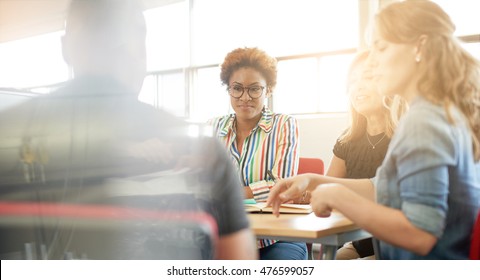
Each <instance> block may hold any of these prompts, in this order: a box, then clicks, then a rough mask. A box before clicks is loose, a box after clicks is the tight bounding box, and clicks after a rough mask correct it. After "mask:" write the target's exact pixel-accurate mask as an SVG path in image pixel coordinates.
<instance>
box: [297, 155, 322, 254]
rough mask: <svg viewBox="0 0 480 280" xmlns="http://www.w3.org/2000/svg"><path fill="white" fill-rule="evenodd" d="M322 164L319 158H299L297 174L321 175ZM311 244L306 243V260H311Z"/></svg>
mask: <svg viewBox="0 0 480 280" xmlns="http://www.w3.org/2000/svg"><path fill="white" fill-rule="evenodd" d="M324 168H325V167H324V164H323V160H321V159H319V158H307V157H301V158H300V159H299V162H298V172H297V174H304V173H316V174H321V175H323V172H324ZM312 246H313V245H312V243H307V252H308V259H309V260H313V252H312V250H313V248H312Z"/></svg>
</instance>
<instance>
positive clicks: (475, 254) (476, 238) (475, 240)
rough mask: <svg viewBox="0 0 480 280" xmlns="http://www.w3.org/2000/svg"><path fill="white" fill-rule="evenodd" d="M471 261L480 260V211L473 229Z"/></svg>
mask: <svg viewBox="0 0 480 280" xmlns="http://www.w3.org/2000/svg"><path fill="white" fill-rule="evenodd" d="M470 259H471V260H480V211H479V212H478V216H477V222H476V223H475V225H474V227H473V232H472V243H471V245H470Z"/></svg>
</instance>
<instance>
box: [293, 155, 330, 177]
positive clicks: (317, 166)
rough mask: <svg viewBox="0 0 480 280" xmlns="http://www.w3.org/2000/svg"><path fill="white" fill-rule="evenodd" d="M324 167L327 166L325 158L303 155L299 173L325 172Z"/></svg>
mask: <svg viewBox="0 0 480 280" xmlns="http://www.w3.org/2000/svg"><path fill="white" fill-rule="evenodd" d="M324 168H325V167H324V164H323V160H321V159H319V158H307V157H301V158H300V160H299V162H298V172H297V174H304V173H317V174H323V173H324Z"/></svg>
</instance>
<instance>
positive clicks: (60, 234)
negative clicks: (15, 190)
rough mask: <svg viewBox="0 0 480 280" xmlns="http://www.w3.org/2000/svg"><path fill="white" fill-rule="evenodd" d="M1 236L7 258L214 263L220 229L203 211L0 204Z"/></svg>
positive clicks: (27, 203) (0, 246) (16, 203)
mask: <svg viewBox="0 0 480 280" xmlns="http://www.w3.org/2000/svg"><path fill="white" fill-rule="evenodd" d="M182 234H183V235H185V236H182ZM0 236H1V237H2V238H1V239H0V251H1V253H0V255H1V256H2V258H7V259H11V258H13V259H19V258H20V259H76V258H81V259H83V258H89V259H213V258H214V253H215V246H216V243H217V240H218V229H217V223H216V221H215V220H214V219H213V217H212V216H210V215H209V214H207V213H205V212H177V211H155V210H148V209H141V208H129V207H117V206H108V205H93V204H90V205H87V204H83V205H80V204H63V203H41V202H40V203H38V202H29V201H24V202H3V201H0Z"/></svg>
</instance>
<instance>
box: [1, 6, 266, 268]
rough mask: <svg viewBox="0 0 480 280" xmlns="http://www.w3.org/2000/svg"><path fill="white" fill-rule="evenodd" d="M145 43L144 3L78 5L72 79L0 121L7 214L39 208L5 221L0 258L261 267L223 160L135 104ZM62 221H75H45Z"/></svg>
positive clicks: (70, 41) (186, 128)
mask: <svg viewBox="0 0 480 280" xmlns="http://www.w3.org/2000/svg"><path fill="white" fill-rule="evenodd" d="M145 35H146V27H145V21H144V18H143V14H142V9H141V7H139V5H138V3H137V1H133V0H131V1H130V0H73V1H72V3H71V7H70V11H69V14H68V18H67V22H66V30H65V36H64V38H63V41H62V43H63V55H64V58H65V61H66V62H67V63H68V64H69V65H70V66H71V67H72V69H73V72H74V79H73V80H71V81H69V82H68V83H67V85H66V86H65V87H63V88H61V89H60V90H58V91H57V92H55V93H52V94H50V95H48V96H42V97H38V98H34V99H32V100H30V101H28V102H26V103H24V104H21V105H19V106H17V107H14V108H11V109H10V110H7V111H3V112H1V113H0V131H2V134H1V136H0V145H1V147H2V149H1V150H0V176H1V178H0V181H1V182H0V194H1V200H2V207H4V208H9V207H11V206H12V205H10V204H8V203H6V202H9V203H11V202H22V203H24V202H27V204H26V205H29V204H30V205H33V207H34V208H35V207H36V208H37V209H40V210H39V211H37V212H35V213H40V214H39V215H38V216H35V215H34V216H35V217H33V218H32V220H29V221H28V222H27V223H24V224H22V225H19V224H18V223H11V220H15V221H18V220H19V219H17V218H16V217H13V219H10V220H9V219H5V218H2V220H1V223H0V227H1V228H0V240H1V243H0V244H1V247H0V250H1V251H0V253H1V256H2V259H6V258H49V259H51V258H53V259H59V258H93V259H197V258H198V259H208V258H218V259H251V258H255V257H256V250H255V244H254V238H253V235H252V233H251V231H250V229H249V227H248V226H249V225H248V220H247V218H246V215H245V212H244V209H243V204H242V193H241V191H242V188H241V186H240V183H239V181H238V176H237V174H236V172H235V171H234V170H233V169H232V167H231V166H230V162H229V160H228V158H227V157H226V156H225V154H223V149H222V148H221V147H219V146H218V145H217V143H216V141H215V140H214V139H211V138H210V137H207V136H203V135H202V133H201V131H202V129H201V128H196V127H192V126H191V125H187V124H186V123H184V122H183V121H181V120H179V119H177V118H175V117H173V116H171V115H169V114H168V113H166V112H164V111H161V110H157V109H155V108H153V107H151V106H149V105H146V104H142V103H140V102H139V101H138V100H137V95H138V93H139V91H140V89H141V86H142V83H143V79H144V76H145V72H146V58H145V56H146V54H145ZM192 131H197V132H199V133H193V134H192V133H191V132H192ZM58 205H63V206H64V205H66V207H64V208H61V207H60V208H58V207H56V206H58ZM72 205H73V206H75V207H76V206H80V208H72V207H71V206H72ZM99 205H100V206H99ZM13 206H18V204H16V205H13ZM52 206H53V208H51V207H52ZM105 206H109V207H111V208H105ZM2 207H0V208H2ZM48 207H50V208H48ZM89 207H90V208H89ZM52 209H53V210H52ZM50 210H51V211H50ZM55 211H57V212H58V214H59V215H58V216H62V215H65V213H67V212H68V213H70V212H73V214H72V215H73V216H68V218H65V217H64V216H62V217H61V218H58V217H56V218H55V215H54V217H53V218H51V217H49V218H48V219H46V218H45V215H43V214H42V213H46V212H48V213H51V212H54V213H55ZM142 211H143V212H142ZM5 213H6V212H2V215H6V214H5ZM92 213H93V214H94V216H95V214H98V215H97V217H93V218H92V217H91V215H92ZM142 213H144V214H145V215H142ZM192 215H193V216H192ZM98 216H101V218H102V219H99V217H98ZM72 217H73V218H72ZM85 217H87V218H88V217H90V220H91V222H89V221H90V220H89V219H86V218H85ZM109 217H110V218H109ZM111 217H114V218H113V219H111ZM192 217H193V218H192ZM10 218H11V217H10ZM78 220H80V221H82V222H81V223H80V222H77V221H78ZM112 220H114V221H115V222H112ZM117 220H121V223H120V224H119V223H116V221H117ZM47 221H48V222H47ZM197 222H198V223H199V224H203V225H205V224H207V225H212V226H211V227H209V228H208V229H207V230H206V229H205V228H204V227H202V226H198V227H197V226H196V223H197ZM216 226H218V239H217V238H216V234H217V229H216Z"/></svg>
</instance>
